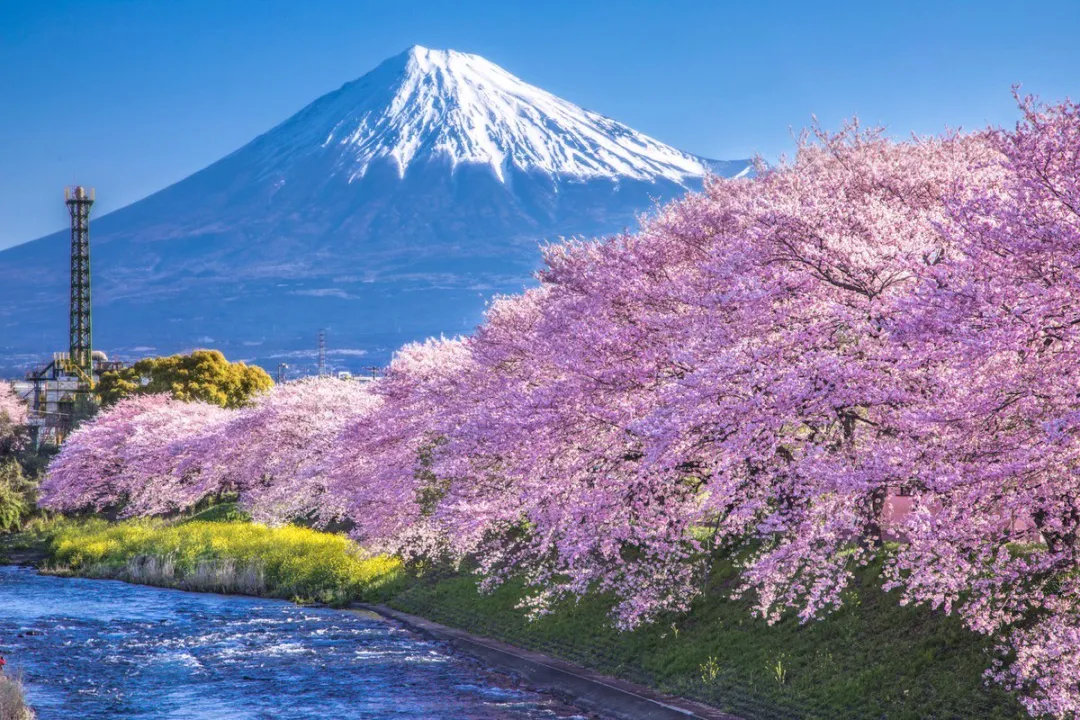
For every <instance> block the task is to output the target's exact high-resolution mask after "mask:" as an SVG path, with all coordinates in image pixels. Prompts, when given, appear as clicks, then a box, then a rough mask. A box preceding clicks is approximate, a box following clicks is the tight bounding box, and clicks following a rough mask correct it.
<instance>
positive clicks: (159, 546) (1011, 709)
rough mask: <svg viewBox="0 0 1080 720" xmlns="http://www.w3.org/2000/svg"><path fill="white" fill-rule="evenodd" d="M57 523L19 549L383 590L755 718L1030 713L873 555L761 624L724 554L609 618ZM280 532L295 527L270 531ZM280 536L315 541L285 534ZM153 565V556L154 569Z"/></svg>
mask: <svg viewBox="0 0 1080 720" xmlns="http://www.w3.org/2000/svg"><path fill="white" fill-rule="evenodd" d="M207 526H212V527H207ZM51 532H52V534H51V535H50V534H49V533H48V532H41V533H39V534H38V535H37V536H34V538H32V539H33V542H28V541H27V540H26V539H25V538H24V542H23V543H22V550H21V551H22V552H26V547H27V546H28V545H33V544H34V543H36V545H37V547H38V548H41V549H42V550H43V551H44V552H45V553H46V554H47V555H48V557H49V561H48V562H49V563H51V564H53V565H54V566H55V565H56V564H58V563H60V564H64V565H66V568H65V569H64V571H66V572H71V573H74V574H79V575H86V576H92V577H112V578H117V579H130V580H133V581H139V582H144V581H151V582H152V584H161V585H167V586H170V587H180V588H184V589H200V588H201V589H210V590H215V591H221V590H223V589H224V590H227V591H232V592H246V593H247V594H268V595H272V596H274V597H286V598H287V599H299V600H324V601H325V599H329V600H331V601H333V602H334V603H335V604H339V605H340V604H344V603H345V602H352V601H363V602H369V603H382V604H384V605H386V606H388V607H389V608H391V609H392V610H394V611H398V612H405V613H410V614H412V615H415V616H419V617H422V618H426V619H429V620H432V621H435V622H438V623H441V624H443V625H446V626H449V627H452V628H458V629H461V630H465V631H469V632H471V633H474V634H476V635H478V636H482V637H486V638H491V639H493V640H496V641H500V642H505V643H509V644H510V645H512V646H514V647H517V648H522V649H525V650H530V651H537V652H543V653H545V654H547V655H549V656H553V657H556V658H560V659H562V660H565V661H568V662H571V663H574V664H576V665H580V666H582V667H584V668H589V669H591V670H593V671H597V672H600V673H604V674H607V675H611V676H614V677H617V678H621V679H623V680H627V681H630V682H634V683H637V684H639V685H643V686H646V687H648V688H652V689H653V690H655V691H656V692H658V693H664V694H669V695H676V696H680V697H685V698H689V699H692V700H696V701H699V702H702V703H705V704H707V705H709V706H711V707H715V708H718V709H719V710H722V711H724V712H728V713H732V714H734V715H738V716H740V717H742V718H747V719H748V720H755V719H757V718H761V719H765V718H768V719H769V720H773V719H776V718H838V717H842V718H882V717H887V718H912V719H914V718H987V719H998V720H1010V719H1015V718H1022V717H1026V716H1025V714H1024V713H1023V710H1022V708H1020V706H1019V704H1018V703H1017V702H1016V700H1015V698H1014V697H1012V696H1010V695H1009V694H1007V693H1005V692H1003V691H1001V690H1000V689H996V688H988V687H987V686H986V685H985V683H984V682H983V679H982V672H983V670H984V669H985V668H986V667H987V666H988V665H989V663H990V660H991V656H990V654H989V645H988V643H987V642H986V641H985V639H983V638H981V637H979V636H976V635H974V634H972V633H970V632H968V631H966V630H964V629H963V628H962V627H961V626H960V624H959V623H958V622H956V621H955V620H954V619H952V618H945V617H941V616H940V615H937V614H935V613H931V612H929V611H926V610H924V609H920V608H910V607H909V608H902V607H899V606H898V604H897V602H896V599H895V598H894V597H891V596H888V595H887V594H885V593H883V592H881V591H880V590H879V589H878V588H877V587H876V582H875V576H874V573H875V570H874V569H869V570H867V571H866V572H864V573H863V574H862V575H861V576H860V577H859V581H858V583H857V586H856V587H855V588H854V589H853V590H852V591H851V596H850V597H849V602H848V603H847V606H846V607H845V608H844V609H843V610H841V611H839V612H837V613H834V614H833V615H832V616H830V617H828V618H826V619H824V620H822V621H820V622H816V623H811V624H807V625H799V624H798V623H797V622H795V621H794V620H792V619H786V620H784V621H782V622H780V623H777V624H776V625H773V626H768V625H766V624H765V623H764V622H762V621H759V620H756V619H754V618H752V617H751V616H750V614H749V610H748V606H747V605H746V603H743V602H737V601H731V600H728V599H726V597H727V596H728V595H729V594H730V592H729V591H730V587H731V583H732V581H733V576H734V573H733V570H732V568H731V567H730V565H728V564H726V563H724V562H722V561H721V562H717V563H716V569H715V571H714V573H713V576H712V577H711V578H710V579H709V585H708V588H707V592H706V593H705V594H704V595H703V596H702V597H701V598H700V599H699V600H698V601H697V602H696V603H695V604H694V607H693V609H692V610H691V611H690V612H689V613H687V614H685V615H679V616H672V617H669V618H665V619H664V620H663V621H661V622H658V623H656V624H653V625H650V626H648V627H644V628H641V629H639V630H636V631H633V632H618V631H616V630H615V629H614V628H613V627H612V626H611V623H610V622H609V620H608V617H607V611H608V608H609V605H610V601H609V599H608V598H605V597H603V596H590V597H587V598H585V599H583V600H582V601H580V602H577V603H565V604H562V605H559V606H557V607H556V608H555V609H554V612H553V613H552V614H550V615H548V616H545V617H542V618H540V619H538V620H535V621H532V622H530V621H528V620H527V619H526V618H525V617H524V615H523V613H522V611H521V610H519V609H517V605H518V603H519V601H520V599H521V596H522V587H521V586H520V585H517V584H514V583H510V584H508V585H506V586H504V587H502V588H499V589H498V590H496V591H495V592H494V593H491V594H486V595H483V594H480V593H478V592H477V589H476V580H475V578H474V577H473V576H472V575H471V574H469V573H468V572H467V570H464V569H463V570H455V569H451V568H441V569H428V570H427V571H426V572H424V573H422V574H416V573H412V572H407V571H406V570H405V569H403V568H401V567H400V565H395V564H394V563H395V562H396V561H393V560H392V559H386V558H384V559H382V560H381V561H380V562H382V563H383V564H382V565H380V566H379V567H380V568H381V570H379V571H378V572H367V573H366V574H363V575H362V576H361V575H360V574H358V572H359V570H356V569H354V570H347V571H343V570H342V568H349V567H353V568H359V567H363V565H360V566H358V565H356V563H357V562H359V563H361V564H362V563H364V562H370V561H371V560H372V558H371V557H370V556H365V555H364V554H363V553H362V551H361V550H360V549H359V548H356V547H355V546H350V544H349V543H348V542H347V541H345V540H344V539H343V538H340V537H338V536H333V535H327V534H325V533H316V532H314V531H311V530H303V531H302V532H300V529H298V528H287V529H279V530H270V529H267V528H261V529H260V528H259V526H253V525H250V524H248V523H243V522H237V521H236V520H232V521H228V522H215V521H213V520H207V519H206V518H202V519H199V520H196V521H195V522H190V521H188V522H182V523H158V524H154V523H148V522H146V521H139V522H133V523H122V524H116V525H107V524H105V523H100V522H98V523H97V524H95V523H89V524H84V525H68V526H66V527H65V528H63V529H59V530H58V529H54V530H53V531H51ZM283 532H288V533H294V535H288V536H286V535H280V536H275V535H274V533H283ZM308 533H310V534H311V535H310V536H309V535H307V534H308ZM285 537H291V538H294V539H297V538H306V539H307V540H305V542H308V541H310V543H309V544H303V543H301V544H292V543H291V542H282V541H281V540H280V538H285ZM238 538H247V539H248V540H245V541H243V542H241V541H240V540H239V539H238ZM252 538H263V540H262V541H259V542H255V541H253V540H251V539H252ZM275 538H277V539H276V540H275ZM9 544H10V543H9ZM314 549H318V552H315V551H314ZM263 552H265V553H267V554H266V556H265V557H263V556H262V555H261V553H263ZM244 563H247V564H246V565H245V564H244ZM151 566H152V567H153V568H156V569H155V570H154V572H149V571H148V570H147V568H149V567H151ZM166 567H168V568H171V570H170V572H164V571H163V570H162V569H163V568H166ZM257 567H262V568H263V570H262V573H263V574H262V577H263V579H264V582H263V584H261V585H260V584H259V583H250V582H246V583H231V584H230V583H227V582H222V581H221V576H222V575H224V576H226V577H234V576H235V577H248V578H250V577H252V574H253V573H254V572H255V570H254V568H257ZM200 568H201V569H200ZM215 568H217V570H215ZM222 568H230V570H229V571H228V572H224V571H222V570H221V569H222ZM199 578H202V579H203V580H198V581H196V580H197V579H199ZM207 578H209V579H211V580H210V581H206V580H205V579H207ZM267 578H272V579H273V582H269V583H268V582H266V580H267ZM358 578H359V579H362V580H363V581H360V580H358ZM290 593H294V594H293V595H290Z"/></svg>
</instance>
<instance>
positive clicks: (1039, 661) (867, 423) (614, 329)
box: [42, 99, 1080, 716]
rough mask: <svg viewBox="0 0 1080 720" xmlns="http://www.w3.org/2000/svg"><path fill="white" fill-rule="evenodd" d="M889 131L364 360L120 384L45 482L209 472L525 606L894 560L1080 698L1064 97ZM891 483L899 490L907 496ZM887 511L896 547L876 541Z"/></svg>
mask: <svg viewBox="0 0 1080 720" xmlns="http://www.w3.org/2000/svg"><path fill="white" fill-rule="evenodd" d="M1021 110H1022V112H1023V119H1022V120H1021V122H1020V123H1019V124H1018V125H1017V126H1016V127H1015V128H1014V129H1011V130H1005V129H991V130H987V131H983V132H979V133H975V134H968V135H957V134H953V135H947V136H944V137H940V138H931V139H914V140H911V141H908V142H900V143H898V142H893V141H890V140H888V139H887V138H886V137H884V135H883V134H882V133H880V132H879V131H875V130H869V131H868V130H864V129H862V128H860V127H859V126H858V125H857V124H852V125H850V126H848V127H846V128H844V129H843V130H842V131H841V132H839V133H837V134H828V133H825V132H821V131H814V132H812V133H808V134H807V135H806V136H805V137H804V138H803V140H802V142H801V145H800V149H799V152H798V154H797V155H796V157H795V158H794V159H793V160H791V161H790V162H786V163H784V164H782V165H781V166H779V167H776V168H771V169H764V168H763V169H761V171H760V172H759V174H758V176H757V177H756V178H754V179H741V180H713V181H711V182H710V183H709V184H708V186H707V188H706V189H705V191H704V192H703V193H700V194H692V195H689V196H688V197H686V198H685V199H683V200H681V201H679V202H676V203H674V204H672V205H670V206H668V207H666V208H664V209H662V210H661V211H659V212H658V214H657V215H656V216H655V217H653V218H650V219H648V220H646V221H645V223H644V226H643V228H642V230H641V231H640V232H638V233H636V234H633V235H623V236H618V237H613V238H609V239H607V240H604V241H595V242H587V241H577V240H575V241H570V242H566V243H563V244H559V245H554V246H551V247H548V248H547V249H546V251H545V260H546V268H545V269H544V271H543V272H541V273H540V281H541V283H540V286H539V287H538V288H536V289H533V290H529V291H527V292H525V293H523V294H521V295H519V296H514V297H504V298H500V299H498V300H497V301H495V302H494V303H493V304H492V306H491V308H490V310H489V312H488V314H487V318H486V320H485V322H484V324H483V325H482V326H481V327H480V328H479V329H478V330H477V332H476V333H475V334H474V335H473V336H472V337H469V338H467V339H457V340H437V341H436V340H432V341H429V342H427V343H419V344H414V345H410V346H407V347H405V348H403V349H402V350H400V351H399V352H398V353H397V355H396V356H395V358H394V360H393V362H392V364H391V366H390V368H389V369H388V372H387V375H386V376H385V377H384V378H381V379H380V380H378V381H377V382H375V383H372V384H371V385H368V386H359V385H355V384H352V383H344V382H341V381H337V380H329V379H320V380H311V381H305V382H301V383H290V384H288V385H284V386H280V387H277V388H275V389H274V390H273V391H272V392H271V393H269V394H267V395H266V396H264V397H263V398H261V399H260V400H259V402H258V403H256V405H255V406H254V407H252V408H248V409H244V410H238V411H222V410H217V409H212V408H209V407H206V406H200V405H197V404H191V405H185V404H183V403H176V402H174V401H171V400H168V399H165V398H160V397H158V398H140V399H137V400H130V401H127V402H125V403H121V404H119V405H117V406H116V407H115V408H114V409H112V410H111V411H109V412H107V413H105V414H103V415H102V416H100V417H99V418H98V419H96V420H95V421H93V422H92V423H90V424H88V425H87V426H86V427H85V428H83V429H80V430H79V431H78V432H77V433H75V434H74V435H73V436H72V437H71V438H70V439H69V441H68V442H67V444H66V445H65V447H64V449H63V451H62V452H61V454H60V455H59V456H58V458H57V459H56V460H55V461H54V463H53V466H52V467H51V469H50V475H49V478H48V480H47V481H46V483H45V485H44V486H43V489H42V498H43V501H44V502H45V503H46V504H48V505H50V506H52V507H56V508H60V509H66V510H71V509H78V508H87V507H96V508H102V507H107V506H111V505H117V506H123V507H124V509H125V512H127V513H129V514H142V513H153V512H165V511H170V510H175V509H178V508H182V507H186V506H189V505H190V504H191V503H192V502H195V501H197V500H198V499H199V498H201V497H204V496H206V495H207V494H212V493H215V492H222V491H225V490H230V491H236V492H239V493H240V494H241V497H242V499H243V502H244V503H245V504H246V505H247V506H248V507H250V508H251V510H252V512H253V513H255V515H256V516H257V517H260V518H264V519H267V520H273V521H285V520H289V519H292V518H301V517H302V518H305V519H313V520H316V521H319V522H322V523H325V524H330V523H342V524H344V525H345V526H347V527H349V528H350V529H351V531H352V533H353V534H354V536H355V537H357V539H358V540H360V541H361V542H363V543H365V544H366V545H368V546H369V547H373V548H381V549H389V550H393V551H396V552H400V553H403V554H405V555H432V554H441V555H449V556H451V557H461V556H464V555H466V554H468V555H470V556H472V557H473V558H475V559H476V560H477V561H478V562H479V564H480V566H481V568H482V571H483V573H484V575H485V577H486V578H487V581H488V582H490V583H497V582H499V581H501V580H503V579H505V578H507V577H508V576H510V575H514V576H518V577H524V578H525V579H526V580H527V581H528V582H529V584H530V586H531V587H533V588H535V590H536V591H535V592H534V593H533V594H532V595H530V596H529V598H528V600H527V601H526V605H527V606H528V609H529V610H530V611H533V612H543V611H544V610H545V609H546V608H547V607H549V606H550V604H551V603H552V602H553V601H555V600H558V599H559V598H562V597H567V596H577V595H581V594H583V593H585V592H587V591H596V590H599V591H605V592H609V593H611V594H612V595H613V596H614V597H616V598H617V599H618V603H617V606H616V608H615V614H616V619H617V621H618V622H619V623H620V624H621V625H622V626H626V627H631V626H634V625H636V624H638V623H641V622H644V621H648V620H649V619H651V618H653V617H655V615H656V614H657V613H659V612H663V611H671V610H675V611H678V610H685V609H686V608H687V607H688V606H689V603H690V601H691V600H692V599H693V598H694V597H695V595H697V594H698V593H699V592H700V591H701V590H700V589H701V587H703V584H702V582H701V580H702V578H703V576H704V575H705V574H706V573H707V572H708V571H709V562H710V559H711V558H714V557H716V556H717V555H718V554H719V553H721V552H726V553H729V554H731V555H732V556H733V557H735V558H737V559H738V561H739V562H740V564H741V571H742V581H743V582H742V585H741V587H740V588H739V590H738V592H740V593H742V594H746V595H748V596H750V597H753V598H754V599H755V603H756V608H757V611H758V612H759V613H760V614H761V615H762V616H763V617H765V618H767V619H768V620H770V621H773V620H775V619H777V618H778V617H780V616H781V615H782V614H783V613H785V612H789V611H791V612H794V613H796V614H797V615H798V616H799V617H800V618H801V619H802V620H804V621H808V620H810V619H812V618H814V617H818V616H820V615H821V614H822V613H825V612H828V611H829V610H831V609H834V608H836V607H838V606H840V605H841V604H842V603H843V602H844V598H845V590H846V589H847V588H848V585H849V583H850V581H851V579H852V576H853V572H854V570H856V569H857V568H858V567H859V566H860V565H864V564H866V563H867V562H869V561H870V560H871V559H872V558H876V557H881V556H883V555H884V557H885V558H886V570H885V582H886V584H887V586H888V587H889V588H893V589H896V591H897V597H898V599H899V600H900V601H901V602H915V603H925V604H927V605H930V606H933V607H935V608H941V609H942V611H944V612H949V613H957V614H959V615H960V616H961V617H963V619H964V620H965V622H966V623H967V624H968V625H969V626H970V627H971V628H972V629H973V630H975V631H978V632H982V633H987V634H992V635H994V636H995V637H997V638H999V640H1000V649H1001V653H1002V654H1001V659H1000V661H999V662H998V664H997V665H995V667H993V668H992V669H991V670H990V671H989V674H990V676H991V677H992V678H994V679H995V680H997V681H998V682H1001V683H1003V684H1005V685H1007V686H1009V687H1012V688H1015V689H1017V690H1018V691H1020V692H1021V694H1022V696H1023V697H1024V698H1025V702H1026V703H1027V706H1028V708H1029V710H1030V711H1031V712H1032V714H1035V715H1038V714H1051V715H1057V716H1062V715H1068V714H1070V713H1075V712H1077V711H1078V710H1080V690H1078V689H1077V688H1078V686H1080V652H1077V650H1076V640H1077V638H1078V637H1080V612H1078V610H1080V583H1077V582H1076V576H1077V574H1078V573H1077V571H1078V570H1080V476H1078V469H1080V392H1078V390H1077V388H1080V306H1078V304H1077V302H1076V299H1077V298H1078V297H1080V107H1078V106H1077V105H1073V104H1070V103H1062V104H1060V105H1057V106H1052V107H1043V106H1039V105H1037V104H1036V103H1035V102H1033V101H1032V100H1030V99H1024V100H1021ZM901 494H902V495H903V496H904V498H905V507H906V506H910V508H911V509H910V511H908V512H905V513H900V514H898V513H891V512H890V511H889V508H890V506H891V505H893V504H894V500H895V498H896V497H897V496H898V495H901ZM890 538H894V539H895V538H898V539H900V542H899V543H898V544H897V546H896V548H895V549H892V546H886V544H885V541H886V540H888V539H890Z"/></svg>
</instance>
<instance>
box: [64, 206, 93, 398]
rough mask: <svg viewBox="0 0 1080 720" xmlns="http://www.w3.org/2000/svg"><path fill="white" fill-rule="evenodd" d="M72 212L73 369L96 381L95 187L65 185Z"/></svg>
mask: <svg viewBox="0 0 1080 720" xmlns="http://www.w3.org/2000/svg"><path fill="white" fill-rule="evenodd" d="M64 201H65V202H66V204H67V206H68V211H69V212H70V213H71V306H70V308H69V323H68V336H69V337H68V341H69V342H68V345H69V355H68V357H69V358H70V362H71V365H72V369H73V370H74V371H76V372H77V373H78V374H80V375H82V376H83V377H84V378H86V380H87V382H89V383H90V384H93V377H94V359H93V351H94V350H93V327H92V321H91V313H90V206H91V205H93V204H94V191H93V189H91V190H90V191H89V192H87V191H86V188H84V187H82V186H81V185H77V186H75V187H72V188H64Z"/></svg>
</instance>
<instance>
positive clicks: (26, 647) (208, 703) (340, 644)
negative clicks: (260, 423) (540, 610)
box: [0, 567, 581, 720]
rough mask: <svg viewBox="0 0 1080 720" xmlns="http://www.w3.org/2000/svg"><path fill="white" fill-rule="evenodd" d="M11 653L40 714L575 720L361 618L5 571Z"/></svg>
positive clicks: (234, 719)
mask: <svg viewBox="0 0 1080 720" xmlns="http://www.w3.org/2000/svg"><path fill="white" fill-rule="evenodd" d="M0 654H2V655H5V656H6V657H7V658H8V661H9V663H10V664H9V666H8V669H9V670H10V669H11V668H13V667H14V668H18V669H20V670H21V671H22V673H23V678H24V682H25V684H26V685H27V691H28V698H29V700H30V702H31V704H32V705H34V707H35V709H36V710H37V712H38V717H39V718H40V720H71V719H72V718H78V719H79V720H94V719H97V718H102V719H105V718H108V719H109V720H119V719H121V718H138V719H139V720H144V719H147V720H149V719H151V718H152V719H154V720H159V719H162V720H163V719H165V718H170V719H177V720H179V719H180V718H183V719H184V720H204V719H205V720H211V719H212V720H256V719H258V720H263V719H271V718H289V719H290V720H335V719H340V720H352V719H354V718H356V719H360V718H363V719H364V720H381V719H382V718H395V719H400V720H406V719H413V718H415V719H423V720H435V719H439V718H446V719H448V720H449V719H453V720H533V719H539V718H545V719H546V718H571V717H578V718H580V717H581V715H575V714H574V711H573V710H572V709H570V708H568V707H566V706H564V705H561V704H560V703H558V702H557V701H555V700H554V699H552V698H550V697H547V696H544V695H541V694H537V693H534V692H531V691H529V690H527V689H523V688H520V687H516V686H515V685H514V684H513V683H512V682H511V681H510V680H509V679H507V678H505V677H502V676H499V675H496V674H493V673H489V672H487V671H485V670H484V668H483V667H481V666H479V665H478V664H476V663H474V662H473V661H471V660H468V659H465V658H462V657H458V656H456V655H454V654H453V653H451V652H449V651H448V650H447V649H446V648H445V647H443V646H441V645H439V644H438V643H434V642H428V641H426V640H424V639H422V638H420V637H418V636H416V635H414V634H413V633H411V632H409V631H407V630H405V629H403V628H401V627H398V626H397V625H395V624H393V623H389V622H386V621H384V620H382V619H380V618H378V617H376V616H372V615H370V614H367V613H362V612H351V611H343V610H331V609H325V608H310V607H299V606H297V605H293V604H291V603H287V602H281V601H276V600H264V599H260V598H247V597H238V596H225V595H208V594H200V593H188V592H181V591H178V590H166V589H161V588H152V587H144V586H139V585H128V584H126V583H121V582H115V581H109V580H84V579H79V578H58V577H50V576H46V575H38V574H37V573H35V572H34V571H33V570H30V569H28V568H16V567H0Z"/></svg>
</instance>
